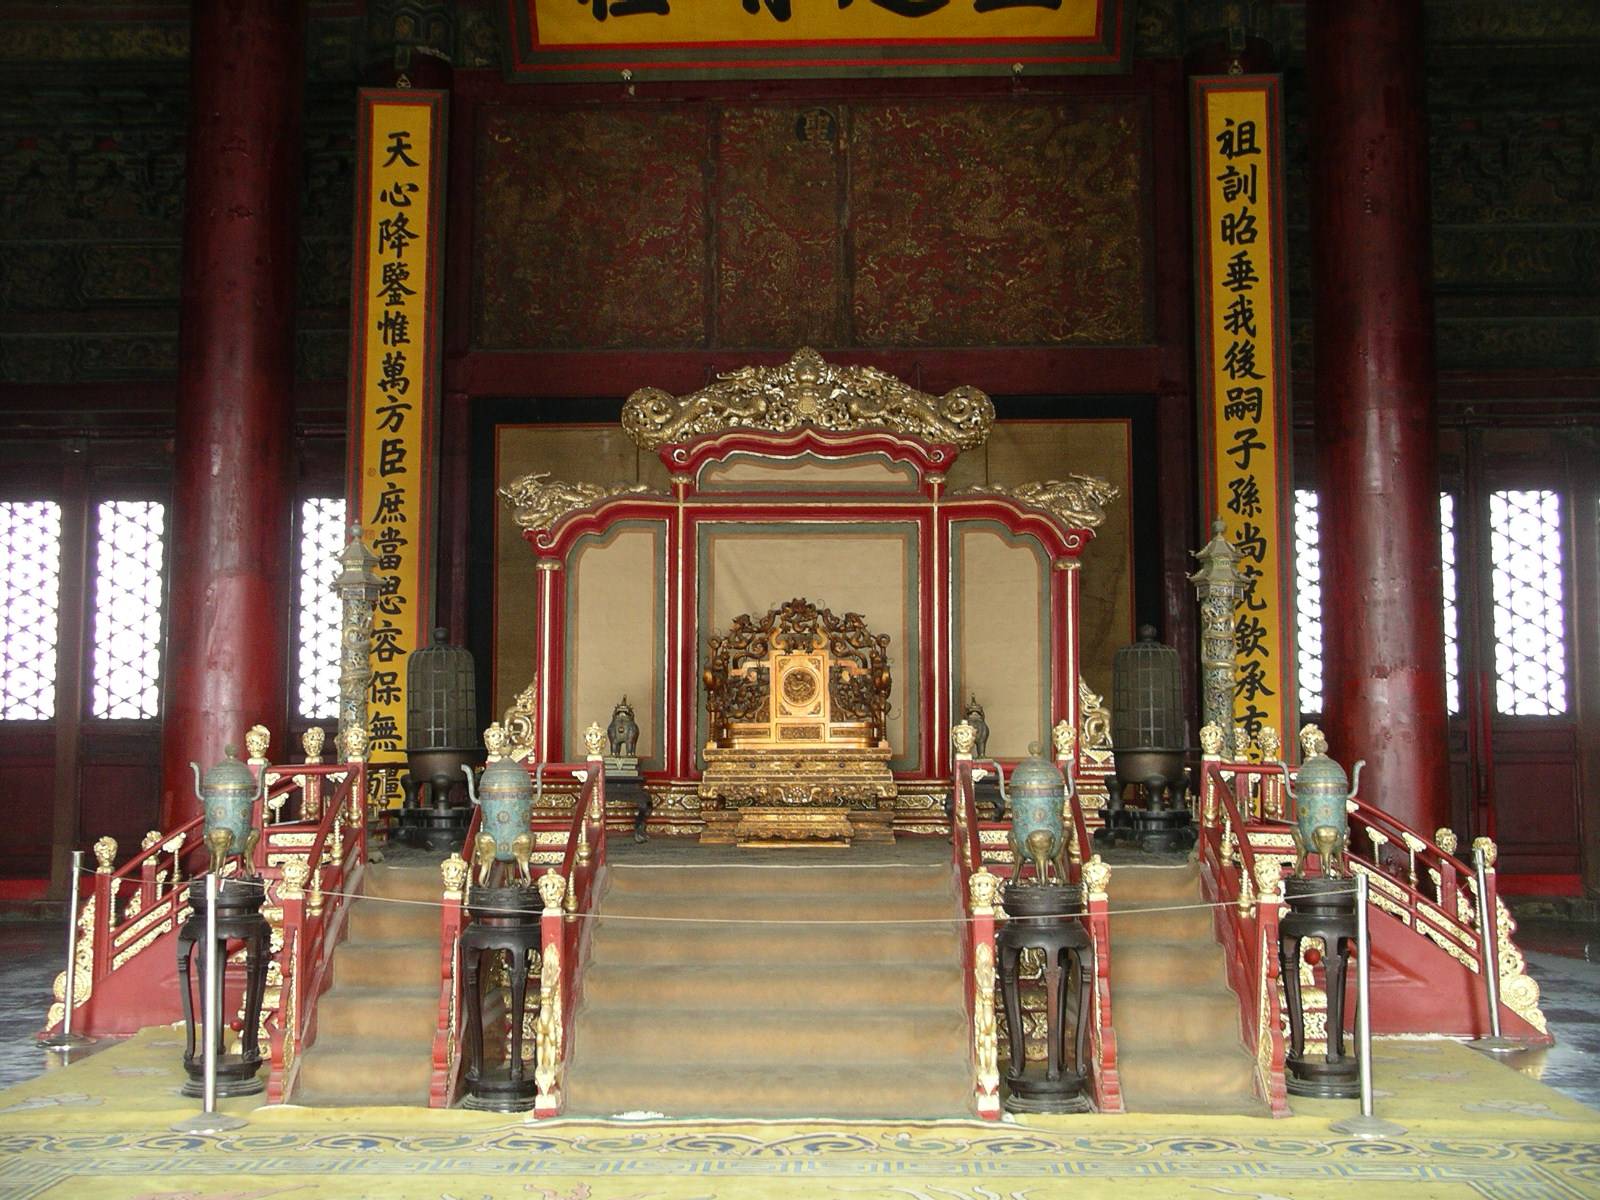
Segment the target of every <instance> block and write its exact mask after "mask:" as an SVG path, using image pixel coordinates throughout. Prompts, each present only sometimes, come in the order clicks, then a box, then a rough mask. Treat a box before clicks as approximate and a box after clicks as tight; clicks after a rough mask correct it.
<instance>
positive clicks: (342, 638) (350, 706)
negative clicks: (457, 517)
mask: <svg viewBox="0 0 1600 1200" xmlns="http://www.w3.org/2000/svg"><path fill="white" fill-rule="evenodd" d="M377 562H378V559H377V556H376V555H375V554H373V553H372V551H371V550H368V549H367V546H366V543H365V542H363V541H362V540H361V525H360V523H359V522H356V523H354V524H352V525H351V526H350V542H349V544H348V545H347V546H345V548H344V552H343V553H342V554H340V555H339V566H340V568H341V570H340V572H339V577H338V578H337V579H335V580H334V581H333V589H334V591H336V592H338V593H339V599H340V601H341V603H342V604H343V613H342V615H341V619H340V622H339V734H338V737H337V738H336V739H335V741H336V744H337V745H338V746H340V747H341V748H343V747H345V746H348V744H349V743H348V741H347V740H346V737H347V734H348V733H349V731H350V730H351V729H352V728H355V729H360V730H361V731H362V733H366V730H367V684H368V683H369V682H370V681H371V679H372V610H373V606H374V605H376V604H377V602H378V589H379V588H380V587H381V586H382V584H381V583H380V582H379V580H378V576H377V574H376V573H375V572H374V571H373V569H372V568H373V567H374V566H375V565H376V564H377Z"/></svg>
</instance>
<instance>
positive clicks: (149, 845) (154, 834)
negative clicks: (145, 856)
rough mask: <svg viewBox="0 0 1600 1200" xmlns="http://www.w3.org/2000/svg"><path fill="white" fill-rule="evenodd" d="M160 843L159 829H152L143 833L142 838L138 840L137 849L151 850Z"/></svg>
mask: <svg viewBox="0 0 1600 1200" xmlns="http://www.w3.org/2000/svg"><path fill="white" fill-rule="evenodd" d="M160 844H161V830H159V829H152V830H151V831H150V832H149V833H147V834H145V835H144V838H143V839H142V840H141V841H140V842H139V849H141V850H153V849H155V848H156V847H157V846H159V845H160Z"/></svg>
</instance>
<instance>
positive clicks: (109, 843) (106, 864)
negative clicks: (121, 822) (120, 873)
mask: <svg viewBox="0 0 1600 1200" xmlns="http://www.w3.org/2000/svg"><path fill="white" fill-rule="evenodd" d="M116 858H117V839H116V838H112V837H103V838H100V839H99V840H98V841H96V842H95V844H94V861H95V870H96V872H97V873H98V874H101V875H109V874H111V864H112V863H113V862H115V861H116Z"/></svg>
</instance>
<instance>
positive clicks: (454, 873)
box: [439, 854, 467, 900]
mask: <svg viewBox="0 0 1600 1200" xmlns="http://www.w3.org/2000/svg"><path fill="white" fill-rule="evenodd" d="M439 874H440V875H442V876H444V898H445V899H446V900H459V899H461V897H462V895H463V894H464V893H465V891H466V887H467V860H466V859H464V858H462V857H461V855H459V854H452V855H451V856H450V857H449V858H447V859H445V860H444V861H443V862H442V863H440V864H439Z"/></svg>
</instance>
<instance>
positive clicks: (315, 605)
mask: <svg viewBox="0 0 1600 1200" xmlns="http://www.w3.org/2000/svg"><path fill="white" fill-rule="evenodd" d="M344 543H345V520H344V497H342V496H314V497H312V498H311V499H309V500H305V501H303V502H302V503H301V505H300V587H299V595H298V597H297V600H298V602H297V604H296V608H297V610H298V614H299V616H298V624H297V626H296V636H295V645H296V657H297V667H298V675H297V677H298V679H299V681H300V682H299V687H298V689H297V690H298V695H299V711H300V715H301V716H302V717H305V718H307V719H309V720H322V719H324V718H327V717H337V716H338V715H339V597H338V595H337V594H335V592H334V590H333V581H334V580H335V579H336V578H338V575H339V552H340V551H342V550H343V549H344Z"/></svg>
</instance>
